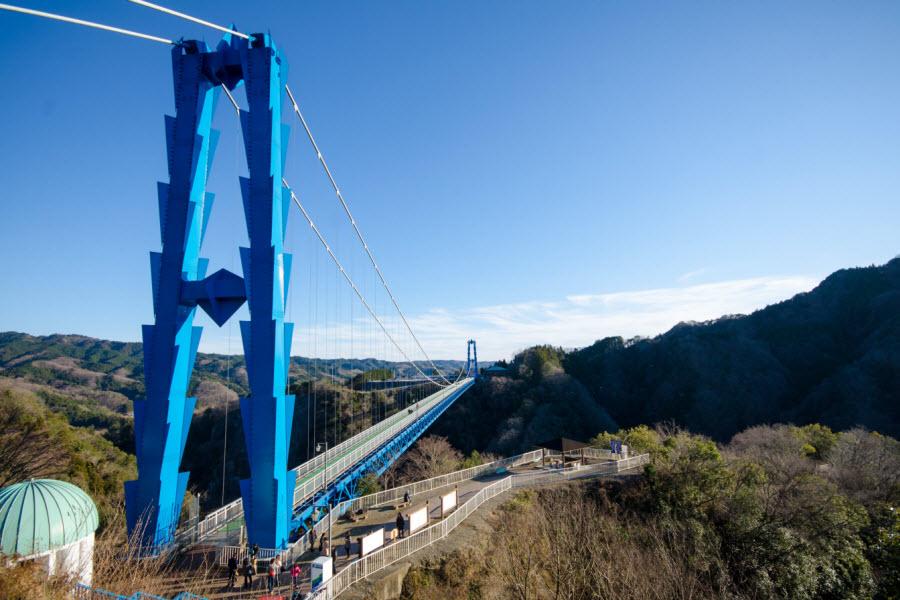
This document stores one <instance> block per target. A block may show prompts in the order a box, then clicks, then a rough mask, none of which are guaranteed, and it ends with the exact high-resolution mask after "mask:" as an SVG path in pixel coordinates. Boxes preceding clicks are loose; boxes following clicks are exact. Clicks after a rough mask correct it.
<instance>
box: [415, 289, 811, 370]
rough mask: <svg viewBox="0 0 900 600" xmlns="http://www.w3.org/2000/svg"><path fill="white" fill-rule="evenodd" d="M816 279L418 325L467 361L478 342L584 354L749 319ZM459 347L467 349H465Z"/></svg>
mask: <svg viewBox="0 0 900 600" xmlns="http://www.w3.org/2000/svg"><path fill="white" fill-rule="evenodd" d="M817 283H818V280H817V279H815V278H813V277H808V276H790V277H759V278H754V279H741V280H734V281H723V282H718V283H705V284H700V285H693V286H684V287H675V288H660V289H652V290H641V291H632V292H617V293H607V294H593V295H576V296H568V297H566V298H564V299H562V300H559V301H555V302H541V301H535V302H520V303H515V304H503V305H495V306H484V307H477V308H473V309H469V310H459V311H455V312H450V311H446V310H435V311H430V312H428V313H426V314H424V315H420V316H418V317H416V318H415V319H413V323H412V325H413V328H414V329H415V330H416V331H417V332H422V333H421V334H419V335H420V337H421V338H422V343H423V344H424V345H425V347H426V349H430V350H429V351H430V352H432V353H433V354H435V355H438V356H448V357H451V356H459V354H460V352H461V348H462V342H461V340H462V339H463V337H474V338H475V339H476V340H478V349H479V354H480V355H481V356H484V357H486V358H491V359H497V358H503V357H508V356H511V355H512V354H513V353H515V352H516V351H518V350H521V349H522V348H525V347H527V346H530V345H533V344H541V343H547V344H553V345H556V346H563V347H580V346H586V345H588V344H591V343H593V342H594V341H596V340H598V339H600V338H603V337H607V336H617V335H618V336H623V337H626V338H629V337H634V336H653V335H657V334H659V333H663V332H665V331H667V330H669V329H670V328H671V327H673V326H674V325H676V324H677V323H679V322H682V321H706V320H709V319H714V318H717V317H720V316H723V315H730V314H747V313H750V312H753V311H754V310H757V309H759V308H763V307H765V306H767V305H769V304H772V303H774V302H779V301H781V300H785V299H787V298H789V297H791V296H793V295H794V294H797V293H799V292H804V291H808V290H810V289H812V288H813V287H814V286H815V285H816V284H817ZM458 348H459V349H458Z"/></svg>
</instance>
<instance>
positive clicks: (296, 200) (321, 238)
mask: <svg viewBox="0 0 900 600" xmlns="http://www.w3.org/2000/svg"><path fill="white" fill-rule="evenodd" d="M281 182H282V183H283V184H284V187H286V188H287V189H288V192H290V194H291V200H293V201H294V204H296V205H297V208H299V209H300V212H302V213H303V217H304V218H305V219H306V222H307V223H308V224H309V226H310V227H311V228H312V230H313V232H314V233H315V234H316V237H317V238H319V242H321V244H322V246H323V247H324V248H325V251H326V252H328V255H329V256H330V257H331V260H333V261H334V264H335V265H336V266H337V268H338V270H339V271H340V272H341V275H343V276H344V279H345V280H347V283H348V284H349V285H350V287H351V288H352V289H353V291H354V293H356V296H357V298H359V301H360V302H361V303H362V305H363V306H364V307H365V308H366V310H367V311H368V312H369V315H371V317H372V318H373V319H375V322H376V323H378V326H379V327H381V330H382V331H383V332H384V335H385V336H387V338H388V339H389V340H390V342H391V344H393V345H394V347H395V348H396V349H397V350H398V351H399V352H400V354H401V355H403V358H405V359H406V362H408V363H409V364H410V365H411V366H412V367H413V368H414V369H415V370H416V371H418V372H419V374H420V375H421V376H422V377H424V378H425V379H427V380H428V381H430V382H431V383H433V384H435V385H438V386H440V387H447V385H450V382H449V381H447V384H446V385H445V384H442V383H441V382H439V381H436V380H434V379H432V378H431V377H429V376H428V374H426V373H425V371H423V370H422V369H421V368H420V367H419V365H417V364H416V363H415V361H413V360H412V359H411V358H410V357H409V355H407V354H406V352H405V351H404V350H403V348H401V347H400V344H398V343H397V341H396V340H395V339H394V336H392V335H391V334H390V332H389V331H388V330H387V327H385V325H384V323H383V322H382V321H381V319H380V318H379V317H378V315H376V314H375V311H373V310H372V307H371V306H369V302H368V301H367V300H366V298H365V297H364V296H363V295H362V292H360V291H359V288H358V287H356V284H355V283H354V282H353V279H352V278H351V277H350V274H349V273H347V271H346V270H345V269H344V265H342V264H341V261H340V260H339V259H338V257H337V256H336V255H335V253H334V251H333V250H332V249H331V246H329V245H328V242H327V241H326V240H325V237H324V236H323V235H322V232H321V231H319V228H318V227H317V226H316V224H315V222H314V221H313V220H312V217H310V216H309V213H308V212H306V208H305V207H304V206H303V204H302V203H301V202H300V198H298V197H297V194H295V193H294V190H293V189H291V186H290V184H288V182H287V180H286V179H285V178H283V177H282V178H281Z"/></svg>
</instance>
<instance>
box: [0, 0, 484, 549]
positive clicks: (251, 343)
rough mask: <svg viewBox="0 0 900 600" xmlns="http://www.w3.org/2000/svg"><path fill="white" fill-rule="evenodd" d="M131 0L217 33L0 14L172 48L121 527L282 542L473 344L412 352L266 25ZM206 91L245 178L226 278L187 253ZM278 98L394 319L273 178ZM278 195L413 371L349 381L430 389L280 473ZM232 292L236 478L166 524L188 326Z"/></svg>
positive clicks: (195, 248)
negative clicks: (447, 360) (240, 531)
mask: <svg viewBox="0 0 900 600" xmlns="http://www.w3.org/2000/svg"><path fill="white" fill-rule="evenodd" d="M130 1H131V2H133V3H135V4H138V5H141V6H144V7H147V8H151V9H154V10H158V11H161V12H165V13H168V14H170V15H173V16H176V17H179V18H182V19H186V20H189V21H192V22H194V23H198V24H200V25H204V26H207V27H212V28H214V29H217V30H220V31H221V32H222V33H223V34H224V35H223V38H222V39H221V41H220V42H219V43H218V44H217V45H216V47H215V48H210V47H209V46H208V45H207V44H206V43H205V42H203V41H199V40H184V39H180V40H172V39H168V38H164V37H159V36H155V35H149V34H146V33H142V32H137V31H132V30H127V29H123V28H119V27H114V26H110V25H105V24H101V23H96V22H91V21H85V20H82V19H77V18H74V17H68V16H64V15H58V14H53V13H47V12H43V11H37V10H32V9H28V8H23V7H18V6H12V5H9V4H0V9H2V10H7V11H12V12H17V13H23V14H29V15H33V16H38V17H43V18H47V19H52V20H56V21H63V22H68V23H72V24H76V25H81V26H86V27H92V28H95V29H101V30H105V31H109V32H114V33H119V34H123V35H127V36H131V37H136V38H140V39H144V40H149V41H154V42H159V43H163V44H167V45H169V46H171V61H172V73H173V83H174V98H175V115H174V116H166V118H165V140H166V149H167V158H168V161H167V163H168V181H167V182H160V183H158V184H157V195H158V205H159V217H160V238H161V245H162V249H161V251H159V252H151V253H150V271H151V283H152V286H151V287H152V296H153V311H154V321H153V323H152V324H148V325H144V326H143V329H142V337H143V348H144V381H145V386H146V397H145V398H144V399H142V400H137V401H135V403H134V430H135V447H136V455H137V466H138V476H137V479H135V480H134V481H129V482H127V483H126V484H125V503H126V518H127V524H128V529H129V533H130V534H131V535H132V536H134V538H133V539H137V540H138V541H139V543H140V544H141V545H142V546H145V547H148V548H150V549H151V551H158V550H160V549H163V548H166V547H169V546H171V545H173V544H175V543H181V544H187V543H196V542H204V541H210V540H214V539H216V536H218V535H221V532H223V531H226V530H227V529H229V525H232V524H235V523H239V522H241V521H243V523H244V525H245V527H246V532H247V539H248V542H249V543H250V544H258V545H259V546H261V547H264V548H272V549H279V548H285V547H287V545H288V544H289V543H290V542H291V541H292V540H293V539H296V537H297V536H298V535H302V534H303V532H304V531H306V530H308V529H309V528H310V527H313V526H314V525H315V523H316V519H317V518H318V519H321V518H322V516H323V515H324V514H327V513H329V512H330V510H331V507H333V506H336V505H337V504H339V503H341V502H343V501H346V500H348V499H351V498H353V497H355V496H356V495H357V490H358V486H359V483H360V481H361V480H362V479H363V478H364V477H366V476H367V475H369V474H375V475H381V474H382V473H383V472H384V471H385V470H386V469H387V468H388V467H389V466H390V465H391V464H392V463H393V462H394V461H396V460H397V458H398V457H399V456H400V455H401V454H402V453H403V452H404V451H406V450H407V449H408V448H409V447H410V445H411V444H413V443H414V442H415V440H416V439H417V438H419V437H420V436H421V435H422V433H423V432H424V431H425V430H426V429H428V427H429V426H430V425H431V424H432V423H434V421H435V420H436V419H437V418H438V417H440V415H441V414H442V413H443V412H444V411H446V410H447V408H448V407H449V406H451V405H452V404H453V403H454V402H455V401H456V400H457V399H458V398H459V397H460V396H461V395H462V394H464V393H465V392H466V390H468V389H469V388H470V387H471V386H472V385H473V383H474V381H475V378H476V377H477V375H478V358H477V351H476V347H475V341H474V340H469V341H468V343H467V360H466V366H465V368H463V369H460V370H459V372H458V374H456V377H455V379H454V380H453V381H451V380H450V379H449V378H448V377H447V376H446V375H445V374H444V372H442V370H441V369H439V368H438V367H437V365H436V364H435V363H434V361H433V360H432V359H431V358H430V357H429V355H428V354H427V353H426V352H425V349H424V347H423V345H422V343H421V342H420V340H419V337H418V336H417V335H416V333H415V332H414V330H413V328H412V327H411V325H410V323H409V320H408V319H407V317H406V315H405V314H404V313H403V311H402V310H401V309H400V305H399V303H398V301H397V299H396V297H395V295H394V293H393V291H392V290H391V287H390V286H389V285H388V283H387V281H386V279H385V277H384V274H383V272H382V270H381V268H380V267H379V265H378V263H377V262H376V260H375V257H374V254H373V252H372V250H371V248H370V246H369V244H368V243H367V241H366V239H365V237H364V236H363V233H362V231H361V229H360V227H359V224H358V222H357V220H356V219H355V218H354V216H353V214H352V212H351V210H350V207H349V205H348V203H347V202H346V200H345V198H344V196H343V194H342V193H341V190H340V188H339V187H338V185H337V182H336V181H335V178H334V176H333V174H332V171H331V170H330V169H329V167H328V164H327V163H326V162H325V158H324V156H323V154H322V151H321V150H320V148H319V146H318V144H317V142H316V140H315V138H314V137H313V134H312V131H311V129H310V127H309V125H308V123H307V121H306V119H305V118H304V116H303V114H302V113H301V111H300V107H299V105H298V103H297V100H296V98H295V96H294V94H293V92H292V90H291V88H290V87H289V86H288V85H287V82H286V79H287V62H286V60H285V57H284V56H283V55H282V53H281V52H280V51H279V49H278V47H277V46H276V45H275V42H274V40H273V39H272V37H271V36H270V35H269V34H265V33H254V34H245V33H241V32H239V31H237V30H235V29H234V28H233V27H231V28H227V27H223V26H220V25H216V24H214V23H210V22H208V21H204V20H202V19H198V18H196V17H192V16H190V15H187V14H184V13H181V12H178V11H174V10H171V9H168V8H165V7H162V6H159V5H157V4H153V3H150V2H146V1H144V0H130ZM238 87H243V89H244V92H245V94H244V96H245V99H246V107H242V106H241V105H240V103H239V102H238V100H237V99H236V98H235V95H234V92H235V90H236V89H237V88H238ZM220 93H224V95H225V96H226V97H227V99H228V101H229V102H230V104H231V105H232V106H233V108H234V109H235V113H236V114H237V116H238V119H239V122H240V129H241V133H242V137H243V144H244V152H245V155H246V160H247V171H248V176H247V177H239V182H240V191H241V196H242V201H243V210H244V217H245V222H246V227H247V237H248V239H249V244H248V245H247V246H246V247H241V248H240V262H241V273H242V274H241V275H238V274H236V273H233V272H231V271H228V270H226V269H220V270H218V271H216V272H215V273H211V274H210V273H208V271H209V260H208V259H206V258H203V257H201V248H202V245H203V241H204V238H205V236H206V233H207V226H208V224H209V220H210V214H211V212H212V208H213V204H214V200H215V197H214V195H213V194H212V193H210V192H208V191H207V189H206V188H207V178H208V174H209V171H210V167H211V165H212V162H213V158H214V155H215V151H216V146H217V143H218V139H219V134H218V132H217V131H216V130H214V129H213V128H212V122H213V115H214V113H215V108H216V104H217V101H218V99H219V97H220ZM285 100H287V101H288V104H287V108H288V110H289V111H290V112H293V113H294V114H295V116H296V118H297V119H298V121H299V123H300V125H301V127H302V129H303V131H304V133H305V134H306V137H307V138H308V140H309V142H310V146H311V147H312V149H313V152H314V153H315V155H316V158H317V160H318V161H319V163H320V164H321V167H322V170H323V171H324V173H325V176H326V178H327V180H328V183H329V185H330V186H331V187H332V188H333V190H334V193H335V196H336V198H337V200H338V202H339V205H340V210H341V211H342V212H343V214H344V216H346V218H347V220H348V222H349V223H350V225H351V227H352V229H353V233H354V237H355V238H356V240H357V241H358V243H359V245H360V247H361V248H362V250H363V254H364V256H365V258H366V260H367V262H368V264H369V265H370V266H371V268H372V270H373V271H374V274H375V276H376V278H377V282H378V283H380V285H381V288H383V290H384V292H385V293H386V294H387V297H388V298H389V300H390V306H391V307H392V308H393V310H394V312H395V313H396V317H397V318H396V319H394V320H395V323H394V324H393V325H392V324H391V323H389V322H386V320H385V319H384V318H383V317H381V316H379V314H378V310H377V306H373V305H372V303H371V302H370V301H369V299H368V298H367V296H366V295H365V294H364V293H363V291H362V290H361V289H360V287H359V286H358V285H357V282H356V281H355V280H354V278H353V277H352V276H351V273H350V271H349V270H348V269H347V268H345V266H344V264H342V262H341V260H340V259H339V257H338V256H337V253H336V252H335V250H334V248H333V247H332V246H331V245H330V244H329V243H328V241H327V240H326V238H325V236H324V234H323V233H322V231H321V230H320V229H319V227H318V226H317V224H316V222H315V221H314V220H313V218H312V216H311V214H310V212H309V211H308V210H307V207H306V206H304V204H303V203H302V202H301V200H300V197H299V195H298V194H297V193H296V192H295V191H294V190H293V189H292V188H291V187H290V186H289V184H288V181H287V178H286V176H285V161H286V157H287V149H288V145H289V133H290V128H289V127H288V126H287V125H284V124H282V117H283V110H284V108H285ZM292 204H293V205H294V206H295V207H296V208H297V209H299V211H300V213H301V215H302V216H303V218H304V219H305V221H306V222H307V224H308V225H309V227H310V230H311V231H312V232H313V235H314V239H315V240H316V241H317V242H318V243H319V244H320V245H321V247H322V248H323V249H324V251H325V252H326V253H327V255H328V256H329V258H330V259H331V261H332V262H333V264H334V267H335V269H336V270H337V273H339V274H340V277H341V278H343V279H344V281H345V283H346V284H347V285H348V286H349V288H350V289H351V290H352V295H353V296H354V297H355V299H356V301H357V302H358V303H359V304H360V305H361V306H362V307H363V308H364V310H365V312H366V313H367V314H368V316H369V317H370V318H371V319H372V321H373V322H374V324H375V325H377V329H378V330H380V332H381V334H383V336H384V338H385V340H386V341H387V342H388V343H389V346H390V347H392V348H393V350H394V351H396V353H397V355H398V356H399V357H400V358H401V359H402V362H403V363H406V364H408V365H409V366H410V367H411V372H412V373H413V375H412V376H407V377H404V378H398V379H392V380H384V381H380V382H374V381H373V382H369V384H368V387H366V388H364V389H362V390H361V391H362V392H366V391H373V390H376V389H382V390H397V389H400V390H402V389H407V388H413V389H417V390H422V389H424V386H428V387H429V388H430V389H431V390H436V391H433V393H430V394H429V395H427V396H424V395H423V397H421V398H419V399H418V400H417V401H416V402H414V403H412V404H409V405H408V406H406V407H404V408H403V409H400V410H398V411H396V412H394V413H393V414H392V415H389V416H387V417H386V418H384V419H382V420H380V421H379V422H377V423H374V424H372V425H371V426H370V427H369V428H367V429H365V430H363V431H360V432H358V433H356V434H355V435H353V436H352V437H349V438H348V439H344V440H342V441H340V442H339V443H336V444H333V447H330V448H327V447H326V449H325V451H324V452H321V453H319V454H318V455H316V456H315V457H314V458H312V459H311V460H308V461H307V462H304V463H303V464H301V465H299V466H296V467H294V468H289V465H288V453H289V450H290V448H291V439H292V434H293V435H296V433H297V432H293V431H292V425H293V423H294V412H295V404H296V399H295V397H294V395H291V394H289V393H288V390H289V377H290V358H291V343H292V340H293V339H294V325H293V323H291V322H289V321H288V320H286V319H287V314H288V310H287V304H288V293H289V288H290V283H291V271H292V269H291V267H292V255H291V254H290V253H289V252H287V251H286V247H285V236H286V232H287V224H288V217H289V213H290V210H291V205H292ZM245 303H246V304H247V307H248V309H249V319H248V320H242V321H240V333H241V338H242V342H243V351H244V357H245V362H246V370H247V380H248V382H249V394H248V395H247V396H245V397H242V398H241V399H240V413H241V421H242V426H243V431H244V447H245V449H246V454H247V459H248V463H249V477H248V478H247V479H243V480H241V481H240V498H238V499H237V500H235V501H233V502H231V503H230V504H226V505H224V506H221V507H220V508H218V509H217V510H214V511H212V512H211V513H209V514H207V515H206V516H205V517H204V518H203V519H197V520H195V521H194V522H192V523H186V524H181V523H180V522H179V519H180V515H181V509H182V505H183V502H184V497H185V493H186V490H187V489H188V484H189V480H190V474H189V473H188V472H183V471H180V470H179V469H180V466H181V462H182V458H183V455H184V451H185V446H186V444H187V440H188V433H189V430H190V425H191V420H192V417H193V414H194V410H195V407H196V399H195V398H192V397H190V396H189V395H188V391H189V385H190V380H191V374H192V372H193V369H194V363H195V360H196V355H197V349H198V347H199V344H200V341H201V335H202V329H203V328H202V327H200V326H197V325H195V324H194V319H195V316H196V313H197V308H198V307H199V308H200V309H201V310H202V311H203V312H205V313H206V314H207V315H209V317H210V318H211V319H212V321H214V322H215V323H216V324H217V325H219V326H220V327H221V326H223V325H224V324H225V323H226V322H228V321H229V319H231V318H232V316H233V315H235V313H236V312H237V311H238V310H239V309H240V308H241V307H242V306H243V305H244V304H245ZM392 330H393V332H392ZM397 331H400V332H403V334H404V335H408V338H409V340H411V341H412V344H411V345H412V347H414V348H415V350H416V351H415V352H410V351H408V348H404V347H403V345H402V344H401V343H400V341H398V339H397V337H398V336H397ZM414 355H418V356H422V357H424V360H421V359H420V360H416V359H414ZM448 374H449V373H448ZM451 377H452V376H451ZM306 434H307V435H309V432H308V431H307V432H306ZM223 478H224V470H223ZM223 486H224V481H223ZM328 518H331V515H329V516H328Z"/></svg>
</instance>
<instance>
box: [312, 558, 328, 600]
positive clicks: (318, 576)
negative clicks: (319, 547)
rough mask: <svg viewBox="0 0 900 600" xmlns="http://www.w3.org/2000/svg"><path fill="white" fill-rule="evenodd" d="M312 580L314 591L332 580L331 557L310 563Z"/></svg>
mask: <svg viewBox="0 0 900 600" xmlns="http://www.w3.org/2000/svg"><path fill="white" fill-rule="evenodd" d="M309 566H310V579H311V581H312V589H313V591H315V590H317V589H319V588H320V587H322V586H323V585H325V584H326V583H328V580H329V579H331V575H332V572H333V563H332V562H331V557H330V556H320V557H319V558H317V559H315V560H314V561H312V562H311V563H310V565H309Z"/></svg>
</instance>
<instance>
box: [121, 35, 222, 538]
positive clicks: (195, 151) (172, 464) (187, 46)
mask: <svg viewBox="0 0 900 600" xmlns="http://www.w3.org/2000/svg"><path fill="white" fill-rule="evenodd" d="M205 52H207V48H206V45H205V44H204V43H202V42H185V43H182V44H180V45H178V46H176V47H175V48H173V50H172V71H173V73H174V87H175V116H174V117H169V116H167V117H166V120H165V123H166V146H167V149H168V164H169V183H160V184H159V185H158V195H159V217H160V234H161V237H162V252H151V253H150V267H151V278H152V283H153V285H152V289H153V312H154V315H155V322H154V324H153V325H144V327H143V341H144V344H143V349H144V384H145V388H146V398H145V399H144V400H136V401H135V403H134V434H135V450H136V454H137V466H138V478H137V479H136V480H134V481H127V482H125V506H126V517H127V522H128V529H129V532H132V533H133V532H134V531H135V530H136V528H138V527H139V526H140V527H139V529H140V532H141V535H142V537H143V543H144V544H145V545H147V546H151V547H156V546H159V545H162V544H166V543H168V542H169V541H170V540H171V539H172V535H173V534H174V532H175V527H176V526H177V524H178V517H179V515H180V512H181V504H182V500H183V498H184V492H185V489H186V488H187V482H188V473H186V472H181V473H180V472H178V468H179V466H180V463H181V457H182V454H183V453H184V446H185V443H186V442H187V436H188V428H189V427H190V423H191V416H192V415H193V412H194V404H195V402H196V399H195V398H189V397H187V390H188V384H189V382H190V378H191V371H192V370H193V367H194V359H195V357H196V354H197V346H198V344H199V343H200V334H201V332H202V328H201V327H194V326H193V321H194V313H195V311H196V302H194V303H189V302H185V301H184V298H183V292H184V289H185V287H186V284H188V285H189V284H190V283H193V282H197V281H199V280H202V279H203V278H204V276H205V275H206V268H207V264H208V261H207V260H206V259H201V258H200V246H201V244H202V243H203V236H204V234H205V232H206V224H207V222H208V220H209V213H210V210H211V208H212V203H213V195H212V194H208V193H206V179H207V173H208V170H209V163H210V161H211V160H212V155H213V153H214V151H215V146H216V140H217V139H218V133H217V132H215V131H213V130H212V128H211V125H212V116H213V112H214V110H215V106H216V100H217V97H218V90H217V89H216V86H214V85H213V84H212V83H211V82H210V81H209V80H208V79H207V77H206V76H205V75H204V53H205Z"/></svg>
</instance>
